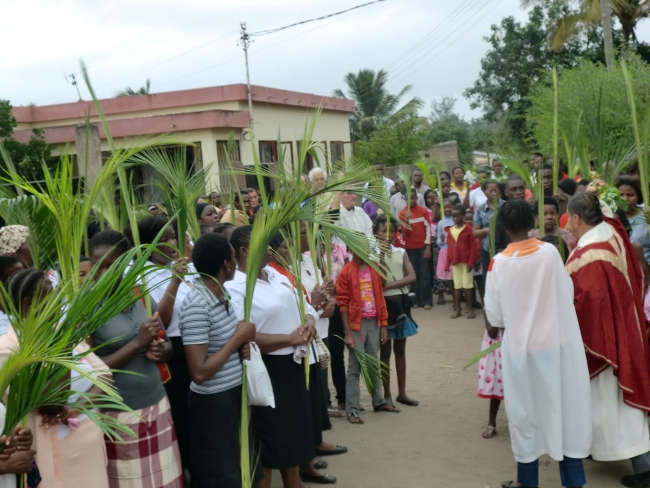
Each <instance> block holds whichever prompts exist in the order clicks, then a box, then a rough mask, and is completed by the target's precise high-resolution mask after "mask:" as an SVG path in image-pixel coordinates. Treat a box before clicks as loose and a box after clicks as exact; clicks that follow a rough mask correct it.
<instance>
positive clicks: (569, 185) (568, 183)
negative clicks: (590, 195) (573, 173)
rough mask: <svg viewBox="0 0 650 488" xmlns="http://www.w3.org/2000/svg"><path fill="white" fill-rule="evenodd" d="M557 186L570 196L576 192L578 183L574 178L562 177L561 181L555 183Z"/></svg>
mask: <svg viewBox="0 0 650 488" xmlns="http://www.w3.org/2000/svg"><path fill="white" fill-rule="evenodd" d="M557 186H558V188H560V189H561V190H562V191H563V192H564V193H566V194H567V195H569V196H571V197H572V196H573V195H575V193H576V187H577V186H578V184H577V183H576V180H573V179H571V178H564V179H563V180H562V181H560V182H559V183H558V184H557Z"/></svg>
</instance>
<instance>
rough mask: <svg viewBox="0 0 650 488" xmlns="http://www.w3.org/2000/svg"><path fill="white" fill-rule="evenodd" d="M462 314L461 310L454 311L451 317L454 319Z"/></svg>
mask: <svg viewBox="0 0 650 488" xmlns="http://www.w3.org/2000/svg"><path fill="white" fill-rule="evenodd" d="M461 315H463V314H462V313H461V312H454V313H453V314H451V318H452V319H457V318H458V317H460V316H461Z"/></svg>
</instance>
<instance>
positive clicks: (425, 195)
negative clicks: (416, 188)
mask: <svg viewBox="0 0 650 488" xmlns="http://www.w3.org/2000/svg"><path fill="white" fill-rule="evenodd" d="M430 193H433V190H432V189H431V188H429V189H428V190H427V191H425V192H424V195H423V197H422V198H423V199H424V206H425V207H426V206H427V205H428V203H427V198H429V194H430ZM427 208H428V207H427Z"/></svg>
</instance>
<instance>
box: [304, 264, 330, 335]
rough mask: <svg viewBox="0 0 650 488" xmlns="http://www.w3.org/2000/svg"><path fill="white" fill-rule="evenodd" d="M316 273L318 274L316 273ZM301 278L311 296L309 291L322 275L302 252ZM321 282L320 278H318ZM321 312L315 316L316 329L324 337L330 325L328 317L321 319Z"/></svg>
mask: <svg viewBox="0 0 650 488" xmlns="http://www.w3.org/2000/svg"><path fill="white" fill-rule="evenodd" d="M317 273H318V275H317ZM301 275H302V276H301V278H302V286H304V287H305V290H307V293H308V294H309V296H310V298H311V292H312V291H313V290H314V288H315V287H316V285H317V284H318V281H319V280H318V276H323V275H322V274H321V270H320V269H317V270H316V271H314V263H313V261H312V260H311V258H310V257H308V256H305V255H304V254H303V256H302V268H301ZM320 281H321V283H322V280H320ZM321 314H322V310H321V311H319V312H318V316H317V317H315V318H316V330H317V331H318V335H319V336H320V338H321V339H325V338H326V337H327V333H328V330H329V326H330V319H323V318H321V317H320V315H321Z"/></svg>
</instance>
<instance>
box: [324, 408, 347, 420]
mask: <svg viewBox="0 0 650 488" xmlns="http://www.w3.org/2000/svg"><path fill="white" fill-rule="evenodd" d="M327 415H328V416H329V417H330V418H333V419H342V418H343V417H345V412H341V411H340V410H339V409H337V408H328V409H327Z"/></svg>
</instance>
